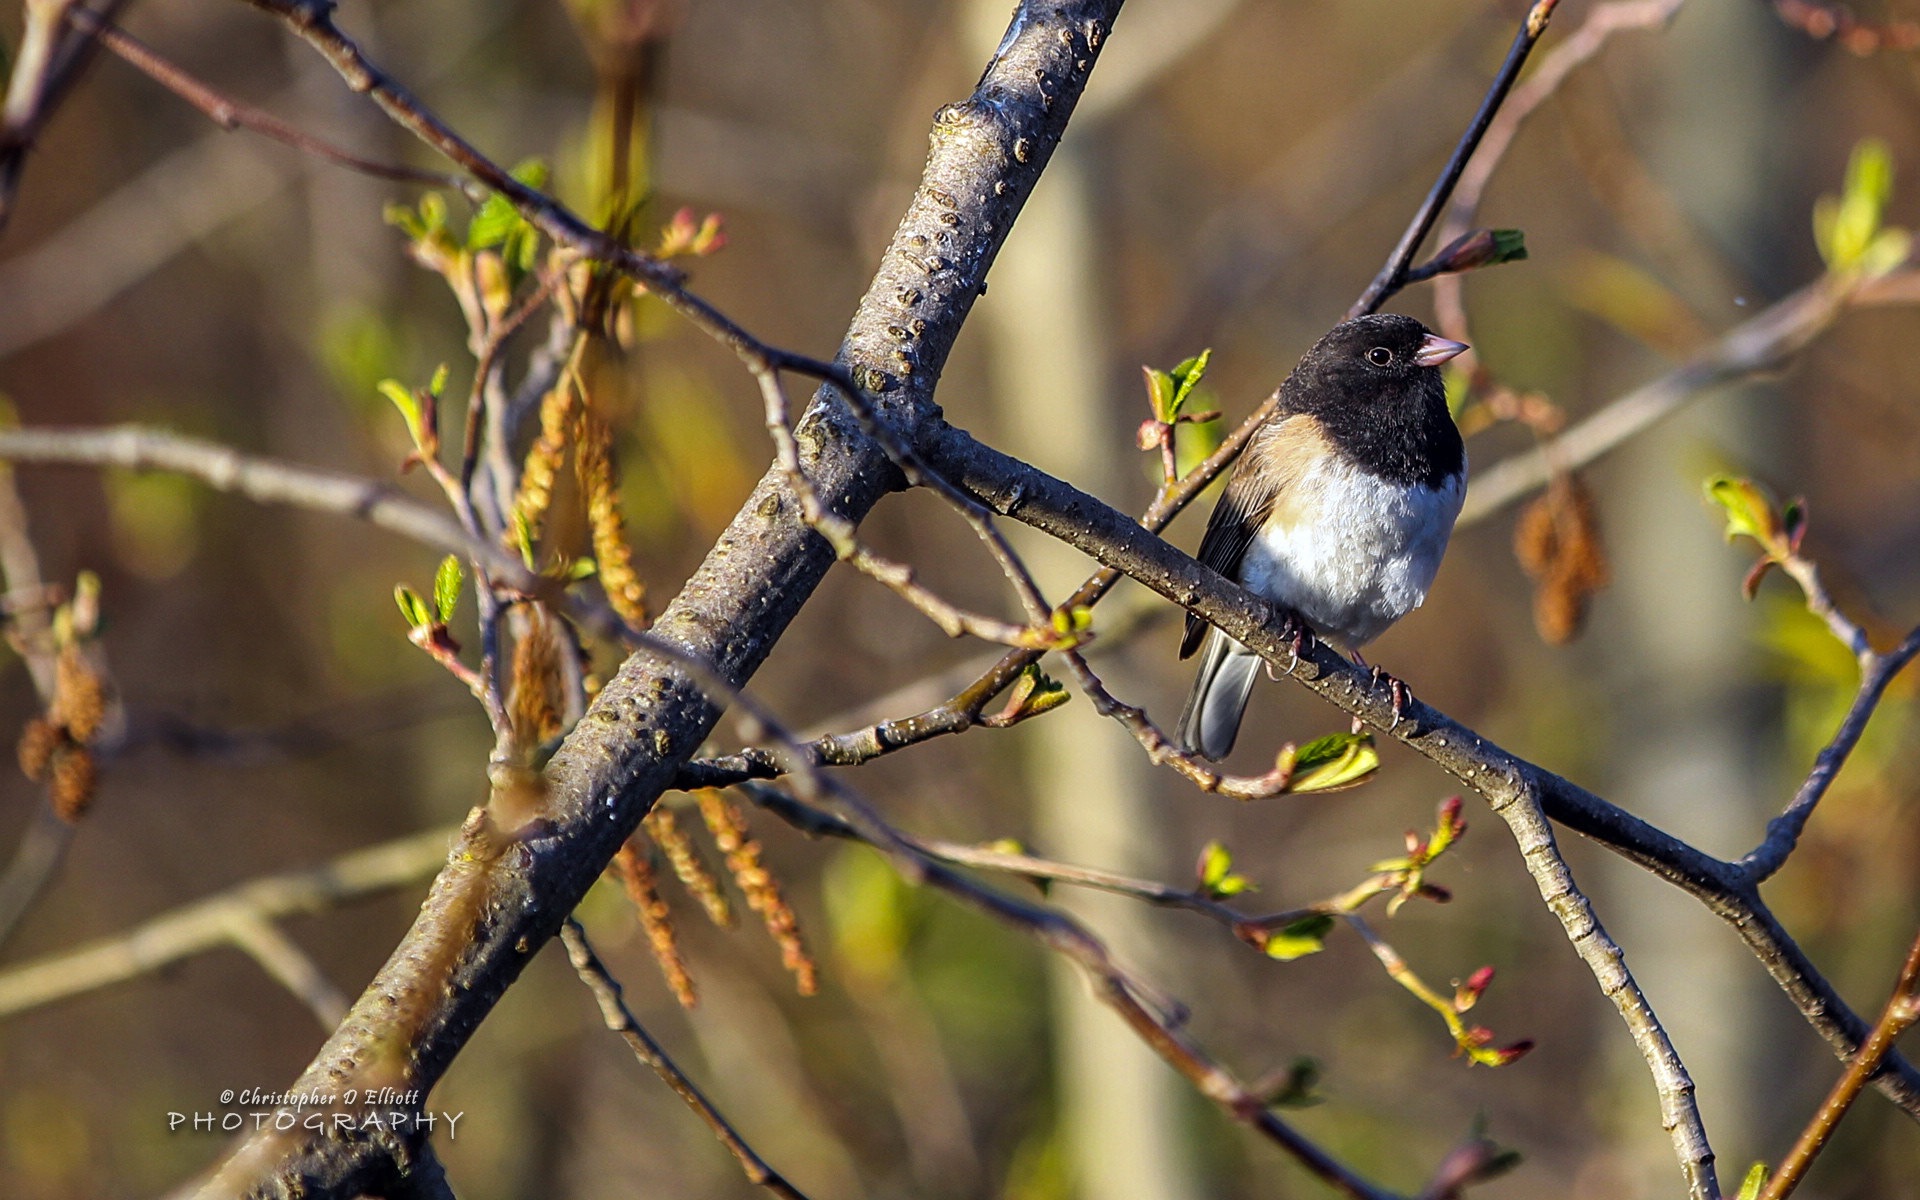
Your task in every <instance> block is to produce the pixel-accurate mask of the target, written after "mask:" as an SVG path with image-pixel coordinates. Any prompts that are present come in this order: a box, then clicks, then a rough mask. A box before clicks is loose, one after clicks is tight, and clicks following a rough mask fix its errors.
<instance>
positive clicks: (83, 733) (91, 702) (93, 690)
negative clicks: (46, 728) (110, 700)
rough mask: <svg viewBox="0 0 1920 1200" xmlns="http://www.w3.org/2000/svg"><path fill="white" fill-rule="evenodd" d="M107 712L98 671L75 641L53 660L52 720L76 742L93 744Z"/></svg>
mask: <svg viewBox="0 0 1920 1200" xmlns="http://www.w3.org/2000/svg"><path fill="white" fill-rule="evenodd" d="M106 712H107V690H106V687H105V686H104V685H103V684H102V683H101V680H100V674H99V672H97V671H95V670H94V669H93V664H92V663H90V662H88V661H87V656H86V655H84V654H82V653H81V652H80V647H79V646H77V645H75V644H74V643H72V642H69V643H67V644H66V645H64V646H62V647H60V653H59V655H58V656H57V657H56V658H55V659H54V676H53V711H52V714H51V715H52V717H53V719H54V720H55V721H57V722H58V723H60V724H62V725H64V726H66V728H67V732H68V733H69V734H71V735H72V736H73V740H74V741H76V742H90V741H92V740H93V735H94V734H96V733H98V732H100V722H101V719H102V718H103V717H105V716H106Z"/></svg>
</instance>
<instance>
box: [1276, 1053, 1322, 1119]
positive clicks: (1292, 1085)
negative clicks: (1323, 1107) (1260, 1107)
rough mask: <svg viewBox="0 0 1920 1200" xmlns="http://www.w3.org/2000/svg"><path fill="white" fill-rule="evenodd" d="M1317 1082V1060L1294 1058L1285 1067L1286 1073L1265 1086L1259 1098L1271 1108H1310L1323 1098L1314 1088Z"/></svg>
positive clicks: (1318, 1072)
mask: <svg viewBox="0 0 1920 1200" xmlns="http://www.w3.org/2000/svg"><path fill="white" fill-rule="evenodd" d="M1319 1084H1320V1062H1319V1060H1318V1059H1313V1058H1306V1057H1301V1058H1296V1059H1294V1060H1293V1062H1292V1063H1291V1064H1290V1065H1289V1066H1288V1067H1287V1073H1286V1075H1285V1076H1283V1077H1282V1078H1281V1079H1280V1080H1278V1081H1277V1082H1276V1083H1274V1084H1273V1085H1272V1086H1270V1087H1269V1088H1267V1090H1266V1093H1265V1094H1264V1095H1262V1096H1261V1097H1260V1098H1261V1099H1262V1100H1264V1101H1266V1102H1267V1105H1268V1106H1269V1107H1271V1108H1311V1107H1313V1106H1314V1105H1316V1104H1319V1103H1320V1102H1321V1101H1322V1100H1324V1099H1325V1097H1323V1096H1321V1095H1320V1093H1319V1092H1318V1091H1317V1090H1316V1089H1317V1088H1318V1087H1319Z"/></svg>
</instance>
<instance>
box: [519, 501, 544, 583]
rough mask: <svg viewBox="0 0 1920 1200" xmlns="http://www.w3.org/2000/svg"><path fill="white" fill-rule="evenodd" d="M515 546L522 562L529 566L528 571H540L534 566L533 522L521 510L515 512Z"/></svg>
mask: <svg viewBox="0 0 1920 1200" xmlns="http://www.w3.org/2000/svg"><path fill="white" fill-rule="evenodd" d="M513 544H514V547H515V548H516V549H518V550H519V551H520V561H521V562H523V563H525V564H527V570H529V571H534V570H538V569H539V568H537V567H535V566H534V565H533V522H532V521H531V520H529V519H528V518H527V514H526V512H525V510H523V509H520V508H515V509H514V510H513Z"/></svg>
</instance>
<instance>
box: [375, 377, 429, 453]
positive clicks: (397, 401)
mask: <svg viewBox="0 0 1920 1200" xmlns="http://www.w3.org/2000/svg"><path fill="white" fill-rule="evenodd" d="M376 386H377V387H378V388H379V389H380V394H381V395H382V396H385V397H386V398H387V399H389V400H391V401H393V406H394V407H395V408H397V409H399V410H400V417H401V419H402V420H404V421H405V422H406V423H407V433H408V434H409V435H410V436H412V438H413V441H414V444H415V445H418V444H419V443H420V441H421V438H422V435H423V433H424V432H425V426H424V422H425V417H424V415H423V414H422V413H421V411H420V398H419V397H418V396H415V395H414V394H413V389H412V388H409V387H408V386H407V385H406V384H404V383H401V382H400V381H399V380H398V379H382V380H381V381H380V382H379V383H378V384H377V385H376Z"/></svg>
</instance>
